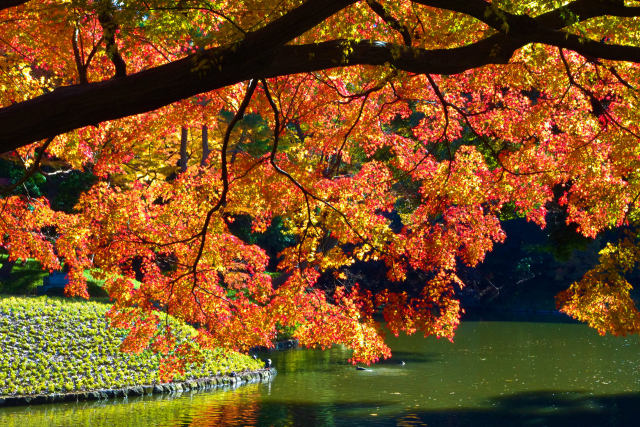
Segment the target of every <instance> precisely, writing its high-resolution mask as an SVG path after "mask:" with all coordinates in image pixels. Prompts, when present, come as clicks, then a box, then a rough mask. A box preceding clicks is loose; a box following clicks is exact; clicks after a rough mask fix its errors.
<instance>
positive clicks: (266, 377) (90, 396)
mask: <svg viewBox="0 0 640 427" xmlns="http://www.w3.org/2000/svg"><path fill="white" fill-rule="evenodd" d="M277 373H278V372H277V371H276V369H275V368H267V369H258V370H255V371H247V372H238V373H233V374H232V375H222V376H215V377H204V378H199V379H196V380H188V381H178V382H170V383H161V384H144V385H137V386H129V387H123V388H116V389H96V390H87V391H76V392H71V393H51V394H34V395H21V396H10V395H5V396H0V407H7V406H25V405H40V404H47V403H62V402H80V401H87V400H106V399H111V398H115V397H128V396H136V397H138V396H146V395H151V394H162V393H165V394H172V393H182V392H185V391H205V390H214V389H225V388H235V387H237V386H240V385H245V384H252V383H262V382H269V381H272V380H273V377H275V376H276V374H277Z"/></svg>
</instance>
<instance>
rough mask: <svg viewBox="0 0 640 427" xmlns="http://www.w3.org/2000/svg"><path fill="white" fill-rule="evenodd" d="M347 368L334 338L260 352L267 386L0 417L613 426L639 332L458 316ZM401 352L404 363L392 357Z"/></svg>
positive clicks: (633, 372)
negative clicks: (442, 330)
mask: <svg viewBox="0 0 640 427" xmlns="http://www.w3.org/2000/svg"><path fill="white" fill-rule="evenodd" d="M390 343H391V347H392V349H393V350H394V356H393V358H392V359H391V360H389V361H385V362H384V363H380V364H377V365H374V366H372V367H371V370H368V371H362V370H356V369H355V368H354V367H353V366H352V365H350V364H348V363H347V362H346V360H347V359H348V357H349V352H348V351H346V350H345V349H343V348H334V349H331V350H329V351H325V352H321V351H313V350H293V351H287V352H280V353H272V354H271V355H269V357H271V358H272V359H273V361H274V364H275V366H276V368H277V369H278V372H279V374H278V375H277V376H276V377H275V379H274V380H273V381H272V382H271V383H268V384H250V385H246V386H242V387H240V388H237V389H236V390H224V391H211V392H200V393H195V394H183V395H181V396H147V397H144V398H129V399H128V400H122V399H120V400H111V401H103V402H80V403H67V404H57V405H42V406H32V407H13V408H0V425H2V426H20V427H25V426H30V425H34V426H75V425H86V426H109V427H117V426H128V425H139V426H145V425H146V426H224V425H243V426H244V425H247V426H272V425H274V426H283V425H290V426H295V425H305V426H306V425H329V426H342V425H345V426H347V425H348V426H353V425H362V426H371V425H374V426H375V425H380V426H386V425H392V426H395V425H397V426H426V425H428V426H438V425H443V426H468V425H473V426H483V425H486V426H496V425H527V426H572V425H578V426H581V427H583V426H621V425H635V424H637V418H638V414H639V412H638V411H639V408H640V369H639V368H640V339H638V337H637V336H633V337H622V338H614V337H600V336H598V335H597V334H596V333H595V332H594V331H593V330H591V329H589V328H587V327H586V326H584V325H576V324H568V323H543V322H538V323H534V322H482V321H477V322H463V323H462V324H461V325H460V327H459V329H458V333H457V336H456V340H455V343H450V342H448V341H443V340H435V339H424V338H421V337H404V336H403V337H399V338H394V337H390ZM402 362H404V365H403V364H402Z"/></svg>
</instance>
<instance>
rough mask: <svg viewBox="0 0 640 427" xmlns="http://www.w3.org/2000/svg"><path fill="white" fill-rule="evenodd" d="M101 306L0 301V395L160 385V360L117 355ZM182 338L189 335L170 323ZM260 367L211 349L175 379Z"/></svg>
mask: <svg viewBox="0 0 640 427" xmlns="http://www.w3.org/2000/svg"><path fill="white" fill-rule="evenodd" d="M108 309H109V305H108V304H101V303H97V302H84V301H82V302H78V301H72V300H68V299H61V298H48V297H38V298H27V297H0V343H2V351H0V396H3V395H4V396H6V395H29V394H41V393H64V392H77V391H87V390H95V389H104V388H106V389H110V388H123V387H128V386H134V385H141V384H154V383H158V382H159V378H158V365H159V359H160V358H159V356H157V355H155V354H153V353H152V352H151V351H148V350H146V351H144V352H142V353H140V354H129V353H121V352H120V351H119V345H120V343H121V342H122V340H123V338H124V336H125V335H126V332H125V331H123V330H118V329H112V328H108V327H107V325H108V323H107V320H106V319H105V313H106V311H107V310H108ZM172 328H173V330H174V332H176V335H178V336H180V337H182V339H189V337H190V336H192V335H193V334H195V330H194V329H193V328H191V327H189V326H186V325H172ZM261 367H262V366H261V363H260V362H259V361H256V360H254V359H253V358H251V357H248V356H245V355H241V354H239V353H235V352H231V351H226V350H215V351H209V352H207V354H206V361H205V362H204V363H203V364H201V365H198V366H196V365H190V366H188V368H187V369H186V371H185V373H184V375H178V376H176V377H175V378H174V381H184V380H190V379H196V378H201V377H207V376H214V375H219V374H225V373H228V372H238V371H244V370H254V369H259V368H261Z"/></svg>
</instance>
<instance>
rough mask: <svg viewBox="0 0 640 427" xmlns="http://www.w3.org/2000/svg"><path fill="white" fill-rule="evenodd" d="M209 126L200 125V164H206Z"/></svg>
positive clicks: (208, 151)
mask: <svg viewBox="0 0 640 427" xmlns="http://www.w3.org/2000/svg"><path fill="white" fill-rule="evenodd" d="M210 152H211V151H210V150H209V128H207V125H202V158H201V159H200V166H205V165H206V164H207V157H209V153H210Z"/></svg>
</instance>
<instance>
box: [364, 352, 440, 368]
mask: <svg viewBox="0 0 640 427" xmlns="http://www.w3.org/2000/svg"><path fill="white" fill-rule="evenodd" d="M443 357H444V356H443V355H442V353H436V352H431V353H426V352H424V351H400V350H394V351H393V355H392V357H391V359H383V360H381V361H379V362H377V363H376V365H398V364H401V363H402V362H405V363H412V364H413V363H433V362H439V361H441V360H442V358H443Z"/></svg>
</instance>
